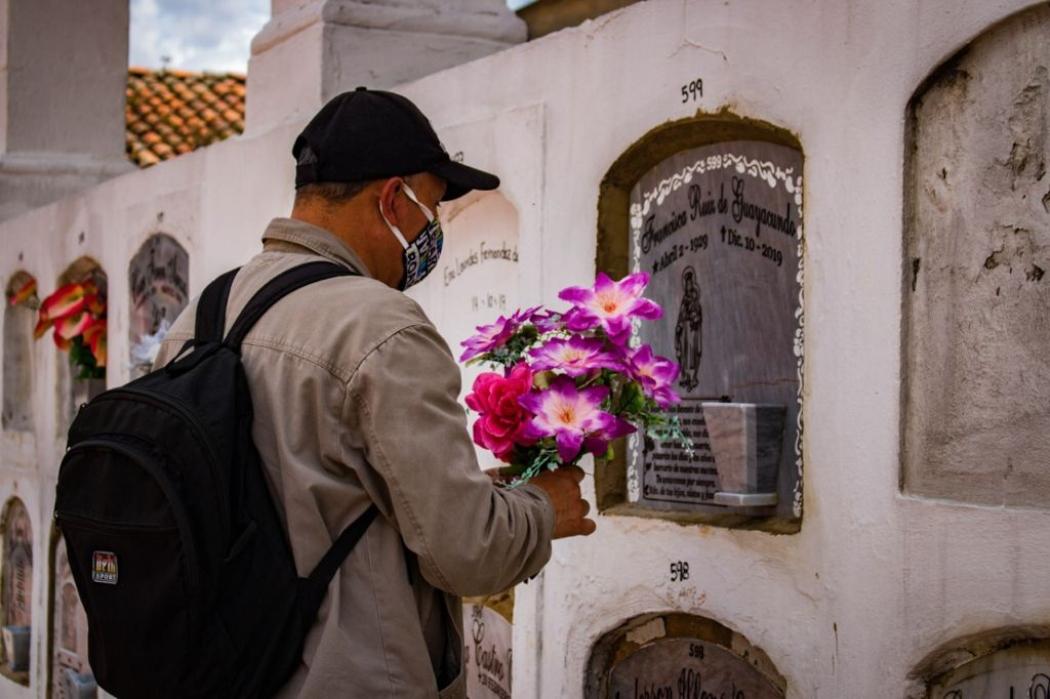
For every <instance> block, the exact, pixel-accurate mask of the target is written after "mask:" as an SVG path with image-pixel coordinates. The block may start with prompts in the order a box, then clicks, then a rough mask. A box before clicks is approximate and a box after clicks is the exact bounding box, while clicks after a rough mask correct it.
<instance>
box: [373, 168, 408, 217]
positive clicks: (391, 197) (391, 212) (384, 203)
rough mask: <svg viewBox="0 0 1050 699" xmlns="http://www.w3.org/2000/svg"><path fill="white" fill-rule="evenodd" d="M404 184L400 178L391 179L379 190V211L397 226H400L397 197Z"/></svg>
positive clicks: (385, 181) (384, 182)
mask: <svg viewBox="0 0 1050 699" xmlns="http://www.w3.org/2000/svg"><path fill="white" fill-rule="evenodd" d="M403 183H404V180H402V179H401V178H400V177H391V178H389V179H387V180H384V181H383V184H382V186H381V187H380V188H379V209H380V211H382V212H383V215H384V216H386V220H387V221H389V222H390V223H391V224H393V225H395V226H400V221H398V215H397V206H396V202H397V195H398V193H399V192H400V191H401V185H402V184H403Z"/></svg>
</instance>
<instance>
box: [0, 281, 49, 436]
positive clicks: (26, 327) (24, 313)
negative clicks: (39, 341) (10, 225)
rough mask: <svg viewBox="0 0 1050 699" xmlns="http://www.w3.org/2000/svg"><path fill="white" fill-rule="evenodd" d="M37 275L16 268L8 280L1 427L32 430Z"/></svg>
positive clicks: (37, 300)
mask: <svg viewBox="0 0 1050 699" xmlns="http://www.w3.org/2000/svg"><path fill="white" fill-rule="evenodd" d="M35 286H36V279H35V278H34V277H33V275H31V274H29V273H28V272H25V271H20V272H16V273H15V274H14V275H12V277H11V279H10V280H9V281H8V283H7V290H6V291H7V293H6V294H5V299H6V303H5V305H4V386H3V390H4V397H3V401H4V403H3V418H2V419H3V429H5V430H12V431H16V432H32V431H33V326H34V325H35V324H36V312H37V308H39V305H40V302H39V297H38V296H37V294H36V292H35V291H32V290H33V289H34V288H35Z"/></svg>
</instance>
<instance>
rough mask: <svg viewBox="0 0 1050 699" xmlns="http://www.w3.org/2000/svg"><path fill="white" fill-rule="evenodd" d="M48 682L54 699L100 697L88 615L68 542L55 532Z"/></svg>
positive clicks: (52, 538)
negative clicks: (90, 650)
mask: <svg viewBox="0 0 1050 699" xmlns="http://www.w3.org/2000/svg"><path fill="white" fill-rule="evenodd" d="M51 561H52V564H51V575H52V578H51V585H50V605H49V614H50V624H49V627H50V632H51V635H50V638H49V643H48V645H49V649H50V650H49V658H48V661H49V664H50V666H49V673H48V674H49V681H48V690H47V691H48V693H47V696H48V697H49V698H51V699H73V698H74V697H75V698H76V699H83V698H84V697H93V696H97V695H98V692H97V686H96V683H95V678H94V675H93V674H92V672H91V666H90V664H89V662H88V645H87V644H88V626H87V614H86V613H85V612H84V607H83V605H82V604H81V603H80V596H79V594H78V593H77V587H76V583H75V582H74V580H73V572H72V570H71V569H70V566H69V558H68V556H67V554H66V543H65V540H64V539H63V538H62V536H61V534H60V533H59V531H58V530H57V529H56V530H54V532H53V533H52V537H51Z"/></svg>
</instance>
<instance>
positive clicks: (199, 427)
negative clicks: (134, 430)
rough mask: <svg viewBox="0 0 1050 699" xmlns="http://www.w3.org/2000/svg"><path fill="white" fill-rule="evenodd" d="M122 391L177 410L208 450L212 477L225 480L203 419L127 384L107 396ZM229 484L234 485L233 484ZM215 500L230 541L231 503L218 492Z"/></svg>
mask: <svg viewBox="0 0 1050 699" xmlns="http://www.w3.org/2000/svg"><path fill="white" fill-rule="evenodd" d="M122 393H123V394H127V395H128V396H130V397H132V398H133V399H134V400H138V401H140V402H143V403H151V404H153V405H155V406H158V407H160V408H162V409H165V410H168V411H170V412H175V413H177V414H178V415H179V416H181V417H182V418H183V419H185V421H186V422H188V423H189V424H190V426H191V427H192V428H193V431H194V432H196V433H197V441H198V442H199V443H200V444H201V445H202V446H203V447H204V450H205V451H206V452H207V456H208V465H209V466H210V467H211V475H212V479H213V480H214V481H215V482H216V483H223V482H225V479H223V478H222V477H221V476H222V474H220V473H219V457H218V455H217V454H216V453H215V449H213V448H212V445H211V441H210V440H209V439H208V431H207V429H205V427H204V425H203V424H202V423H201V421H200V420H199V419H198V418H197V416H196V415H194V414H193V413H191V412H190V411H188V410H186V409H185V408H184V407H182V405H180V404H179V403H178V402H177V401H175V400H172V399H171V398H168V397H167V396H165V395H163V394H159V395H158V394H156V393H152V392H146V391H139V390H137V389H134V388H128V387H127V386H122V387H120V388H115V389H113V390H111V391H108V392H107V393H106V394H105V395H106V397H107V398H116V397H118V396H119V395H120V394H122ZM99 398H102V396H99ZM96 400H97V399H96ZM228 485H229V486H231V487H232V484H228ZM215 501H216V505H217V507H218V510H219V513H220V514H221V515H222V524H223V528H224V530H225V531H224V532H223V533H224V535H225V536H224V539H223V540H224V541H226V542H229V541H230V532H231V527H232V524H231V522H230V516H231V515H230V510H229V503H228V502H227V500H226V498H223V497H220V496H219V495H218V494H217V493H216V496H215Z"/></svg>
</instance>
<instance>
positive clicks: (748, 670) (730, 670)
mask: <svg viewBox="0 0 1050 699" xmlns="http://www.w3.org/2000/svg"><path fill="white" fill-rule="evenodd" d="M609 696H610V697H611V698H612V699H642V698H643V697H644V698H647V699H657V697H661V698H666V699H706V698H708V697H725V699H783V697H784V693H783V692H781V691H780V689H779V688H778V687H777V686H776V685H775V684H773V683H772V682H770V680H769V679H768V678H767V677H766V676H765V675H763V674H762V673H761V672H759V671H758V670H757V669H755V668H754V667H752V666H751V665H749V664H748V663H747V662H746V661H744V660H743V659H741V658H740V657H739V656H737V655H735V654H733V653H732V652H730V651H728V650H726V649H725V648H723V647H721V646H718V645H715V644H713V643H709V642H707V641H702V640H700V639H696V638H669V639H663V640H660V641H655V642H653V643H650V644H649V645H646V646H643V647H642V648H640V649H639V650H637V651H636V652H634V653H632V654H631V655H629V656H627V657H626V658H625V659H624V660H622V661H620V662H619V663H617V664H615V665H613V667H612V672H611V676H610V681H609Z"/></svg>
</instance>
